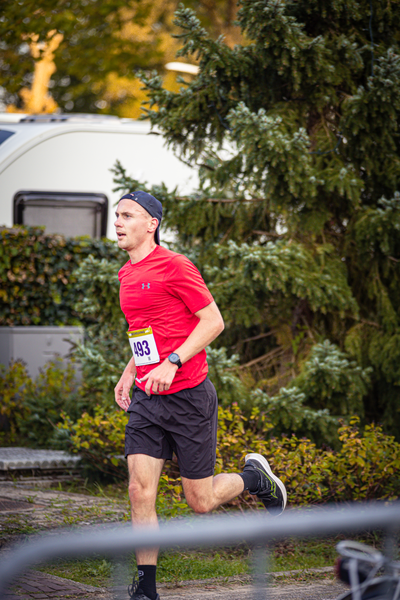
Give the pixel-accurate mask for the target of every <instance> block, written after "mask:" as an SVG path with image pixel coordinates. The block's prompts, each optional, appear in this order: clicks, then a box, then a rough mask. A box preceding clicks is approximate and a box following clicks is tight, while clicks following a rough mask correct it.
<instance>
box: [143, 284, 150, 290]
mask: <svg viewBox="0 0 400 600" xmlns="http://www.w3.org/2000/svg"><path fill="white" fill-rule="evenodd" d="M146 287H147V289H148V290H149V289H150V284H149V283H142V290H144V289H145V288H146Z"/></svg>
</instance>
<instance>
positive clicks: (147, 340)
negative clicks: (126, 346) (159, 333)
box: [128, 327, 160, 367]
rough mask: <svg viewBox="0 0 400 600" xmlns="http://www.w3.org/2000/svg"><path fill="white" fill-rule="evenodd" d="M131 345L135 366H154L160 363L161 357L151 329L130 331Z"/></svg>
mask: <svg viewBox="0 0 400 600" xmlns="http://www.w3.org/2000/svg"><path fill="white" fill-rule="evenodd" d="M128 337H129V343H130V345H131V348H132V352H133V356H134V359H135V365H136V366H137V367H140V366H143V365H154V364H155V363H158V362H160V355H159V354H158V349H157V345H156V341H155V339H154V334H153V330H152V328H151V327H146V329H137V330H136V331H128Z"/></svg>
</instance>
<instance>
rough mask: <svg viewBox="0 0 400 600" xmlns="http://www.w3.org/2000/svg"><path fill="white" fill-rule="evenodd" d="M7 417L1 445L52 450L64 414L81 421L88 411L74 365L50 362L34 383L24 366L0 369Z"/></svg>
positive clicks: (17, 364) (2, 410)
mask: <svg viewBox="0 0 400 600" xmlns="http://www.w3.org/2000/svg"><path fill="white" fill-rule="evenodd" d="M0 389H2V390H3V402H2V404H1V407H0V414H1V415H2V416H3V417H4V423H3V431H1V432H0V435H1V438H0V439H1V441H2V443H3V444H5V445H11V444H15V443H18V444H19V445H22V446H31V447H35V448H44V447H48V446H49V444H51V443H52V442H51V440H52V437H53V435H54V432H55V431H56V424H57V423H58V421H59V420H60V413H61V411H62V410H64V411H66V413H68V414H69V415H70V417H71V418H72V419H77V418H78V417H79V415H80V414H81V413H82V410H83V409H84V407H85V401H84V399H83V398H82V394H81V390H80V388H79V386H78V385H77V382H76V377H75V370H74V364H73V363H67V364H66V365H65V364H64V363H63V362H62V360H61V359H55V360H53V361H50V362H48V363H47V364H46V365H45V366H44V368H43V369H41V370H40V373H39V375H38V376H37V377H36V379H35V380H33V379H32V378H31V377H29V375H28V372H27V370H26V367H25V365H24V364H23V363H22V362H12V363H11V364H10V366H9V368H8V369H6V368H5V367H4V366H3V365H0Z"/></svg>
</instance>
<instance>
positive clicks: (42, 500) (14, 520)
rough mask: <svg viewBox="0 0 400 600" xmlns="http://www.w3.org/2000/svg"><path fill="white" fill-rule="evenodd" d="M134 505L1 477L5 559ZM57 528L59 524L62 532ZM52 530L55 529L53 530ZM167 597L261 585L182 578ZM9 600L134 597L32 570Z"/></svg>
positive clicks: (282, 593) (250, 594) (298, 593)
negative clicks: (41, 534)
mask: <svg viewBox="0 0 400 600" xmlns="http://www.w3.org/2000/svg"><path fill="white" fill-rule="evenodd" d="M127 514H128V506H127V503H126V502H117V501H113V500H109V499H106V498H94V497H92V496H84V495H82V494H68V493H65V492H57V491H55V490H51V489H30V488H29V487H26V486H23V485H18V484H13V483H8V482H0V560H1V556H6V555H7V554H8V553H9V552H10V550H11V543H12V542H15V541H18V539H21V540H22V539H26V535H27V534H29V533H33V531H35V532H37V531H38V530H51V533H52V534H53V535H60V534H62V531H60V529H59V528H60V526H61V527H62V528H63V531H65V528H68V526H71V525H86V526H87V525H94V524H97V526H99V525H100V523H102V524H105V525H104V526H107V524H109V523H113V522H114V523H116V522H118V521H126V519H127ZM54 528H58V531H57V530H55V529H54ZM49 533H50V531H49ZM346 589H347V588H346V586H344V585H343V584H341V583H338V582H336V581H333V580H332V579H330V578H329V579H328V580H326V581H318V582H316V583H303V582H299V583H293V584H290V585H288V584H280V583H277V582H275V583H272V584H271V585H270V586H269V587H268V588H267V590H266V591H265V594H263V597H264V598H274V599H275V598H276V599H284V600H286V599H287V600H334V599H335V598H336V597H337V596H339V595H340V594H341V593H343V591H345V590H346ZM158 591H159V593H160V596H161V599H162V600H163V599H164V598H165V599H167V600H227V599H228V600H254V598H255V589H254V587H253V586H252V585H249V579H248V578H246V577H244V578H239V577H234V578H229V579H228V580H223V581H219V580H205V581H202V582H199V581H192V582H182V584H181V585H179V586H178V587H171V586H168V585H159V586H158ZM6 598H7V600H24V599H25V600H33V599H35V598H37V599H38V600H42V599H43V600H44V599H55V598H68V599H69V600H83V599H89V600H91V599H93V600H95V599H96V600H128V594H127V584H126V585H123V586H120V585H118V586H117V587H110V588H108V589H105V588H99V587H93V586H90V585H84V584H82V583H76V582H74V581H70V580H68V579H63V578H60V577H56V576H54V575H48V574H45V573H41V572H38V571H29V572H28V573H26V574H24V575H23V576H20V577H19V578H18V580H17V581H16V582H15V584H14V585H13V586H12V590H10V592H9V593H8V594H7V596H6Z"/></svg>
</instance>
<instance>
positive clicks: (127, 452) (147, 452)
mask: <svg viewBox="0 0 400 600" xmlns="http://www.w3.org/2000/svg"><path fill="white" fill-rule="evenodd" d="M130 454H144V455H145V456H150V457H151V458H158V459H160V458H161V459H162V460H171V459H172V454H171V456H155V454H157V453H156V452H152V451H151V450H149V449H148V448H139V449H135V450H125V458H128V456H129V455H130Z"/></svg>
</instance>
